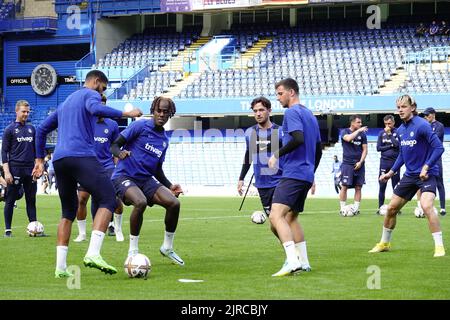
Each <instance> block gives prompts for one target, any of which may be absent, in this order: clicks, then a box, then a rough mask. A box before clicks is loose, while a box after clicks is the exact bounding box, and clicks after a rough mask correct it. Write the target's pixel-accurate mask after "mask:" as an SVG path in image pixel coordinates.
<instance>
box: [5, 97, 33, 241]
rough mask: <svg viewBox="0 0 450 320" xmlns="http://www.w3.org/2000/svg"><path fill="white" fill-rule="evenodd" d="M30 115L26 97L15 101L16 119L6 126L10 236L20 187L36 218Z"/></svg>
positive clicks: (29, 211) (7, 233)
mask: <svg viewBox="0 0 450 320" xmlns="http://www.w3.org/2000/svg"><path fill="white" fill-rule="evenodd" d="M29 115H30V104H29V103H28V101H26V100H19V101H17V103H16V121H15V122H14V123H11V124H10V125H9V126H7V127H6V129H5V131H4V132H3V138H2V162H3V170H4V172H5V180H6V183H7V184H8V186H7V189H6V196H5V208H4V215H5V237H11V235H12V231H11V223H12V217H13V210H14V202H15V201H16V200H17V199H18V196H19V194H20V189H21V188H22V185H23V189H24V191H25V200H26V208H27V215H28V220H29V221H30V222H32V221H36V191H37V184H36V180H34V179H33V177H32V175H31V173H32V171H33V167H34V159H35V157H36V152H35V150H36V149H35V135H36V131H35V128H34V127H33V125H31V124H28V123H26V122H27V120H28V116H29Z"/></svg>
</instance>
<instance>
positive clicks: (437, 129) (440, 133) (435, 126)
mask: <svg viewBox="0 0 450 320" xmlns="http://www.w3.org/2000/svg"><path fill="white" fill-rule="evenodd" d="M431 129H432V130H433V131H434V133H436V135H437V137H438V138H439V140H441V142H444V135H445V127H444V125H443V124H442V123H440V122H439V121H437V120H435V121H433V122H432V123H431Z"/></svg>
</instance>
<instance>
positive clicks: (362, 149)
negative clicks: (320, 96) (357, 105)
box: [339, 115, 367, 214]
mask: <svg viewBox="0 0 450 320" xmlns="http://www.w3.org/2000/svg"><path fill="white" fill-rule="evenodd" d="M366 131H367V127H366V126H364V127H363V126H362V120H361V116H359V115H352V116H351V117H350V128H345V129H343V130H342V151H343V156H342V165H341V183H342V189H341V192H340V193H339V199H340V206H341V211H340V213H341V214H342V213H343V211H344V207H345V202H346V201H347V190H348V188H355V196H354V204H353V211H354V213H355V214H358V213H359V205H360V203H361V189H362V186H363V185H364V184H365V183H366V177H365V176H366V171H365V170H366V169H365V165H364V161H365V159H366V156H367V136H366V134H365V132H366Z"/></svg>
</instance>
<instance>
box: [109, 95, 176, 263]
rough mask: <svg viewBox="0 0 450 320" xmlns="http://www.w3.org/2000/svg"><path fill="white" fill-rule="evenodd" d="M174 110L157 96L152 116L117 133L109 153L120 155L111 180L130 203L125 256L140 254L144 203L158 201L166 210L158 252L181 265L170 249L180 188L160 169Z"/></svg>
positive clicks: (151, 203)
mask: <svg viewBox="0 0 450 320" xmlns="http://www.w3.org/2000/svg"><path fill="white" fill-rule="evenodd" d="M175 112H176V108H175V104H174V102H173V101H172V99H170V98H164V97H157V98H155V99H154V100H153V102H152V105H151V107H150V113H151V114H152V115H153V119H150V120H140V121H135V122H133V123H132V124H131V125H130V126H129V127H128V128H126V129H125V130H124V131H122V132H121V133H120V135H119V138H117V140H116V141H114V142H113V144H112V146H111V152H112V154H113V155H114V156H116V157H118V158H119V162H118V163H117V166H116V169H115V170H114V173H113V176H112V178H111V179H112V180H113V183H114V187H115V189H116V193H117V196H118V197H119V198H120V199H121V200H122V202H123V203H124V204H125V205H132V206H133V210H132V212H131V215H130V247H129V250H128V256H133V255H136V254H138V253H139V234H140V231H141V227H142V220H143V216H144V211H145V209H146V207H147V206H153V205H154V204H157V205H160V206H162V207H163V208H165V209H166V216H165V219H164V223H165V227H166V228H165V233H164V242H163V244H162V246H161V247H160V249H159V251H160V253H161V254H162V255H163V256H165V257H167V258H169V259H170V260H172V262H173V263H175V264H178V265H180V266H184V261H183V260H182V259H181V258H180V257H179V256H178V255H177V254H176V253H175V251H174V250H173V240H174V237H175V230H176V228H177V224H178V217H179V214H180V201H179V200H178V199H177V197H178V196H179V195H180V194H181V193H183V190H182V189H181V186H180V185H179V184H173V183H171V182H170V181H169V180H168V179H167V177H166V175H165V174H164V171H163V169H162V165H163V162H164V160H165V157H166V151H167V148H168V147H169V138H168V137H167V135H166V132H165V130H164V125H165V124H166V123H167V121H169V119H170V118H171V117H172V116H173V115H174V114H175ZM121 147H123V149H122V150H121V149H120V148H121Z"/></svg>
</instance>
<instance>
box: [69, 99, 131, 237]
mask: <svg viewBox="0 0 450 320" xmlns="http://www.w3.org/2000/svg"><path fill="white" fill-rule="evenodd" d="M106 101H107V99H106V96H105V95H102V103H103V104H106ZM118 137H119V126H118V125H117V122H116V121H114V120H112V119H108V118H103V117H99V118H98V120H97V122H96V123H95V132H94V142H95V154H96V155H97V158H98V160H99V161H100V163H101V164H102V165H103V167H104V168H105V169H106V171H107V172H108V175H109V176H110V177H111V176H112V173H113V171H114V167H115V164H116V162H117V160H118V159H117V158H115V157H113V156H112V154H111V151H110V150H109V149H110V147H111V144H112V143H113V142H114V141H115V140H116V139H117V138H118ZM89 197H90V194H89V192H87V191H86V190H85V189H84V188H83V186H79V187H78V211H77V225H78V236H77V237H76V239H74V240H73V241H74V242H81V241H85V240H86V215H87V210H86V205H87V202H88V200H89ZM97 209H98V203H97V202H96V201H95V200H94V199H92V201H91V215H92V221H94V218H95V214H96V213H97ZM122 213H123V205H122V201H120V200H119V199H117V208H116V210H115V211H114V219H113V218H111V222H110V224H109V227H108V235H110V236H114V235H115V236H116V240H117V241H123V240H124V237H123V233H122ZM113 222H114V223H113ZM114 225H115V226H114Z"/></svg>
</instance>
